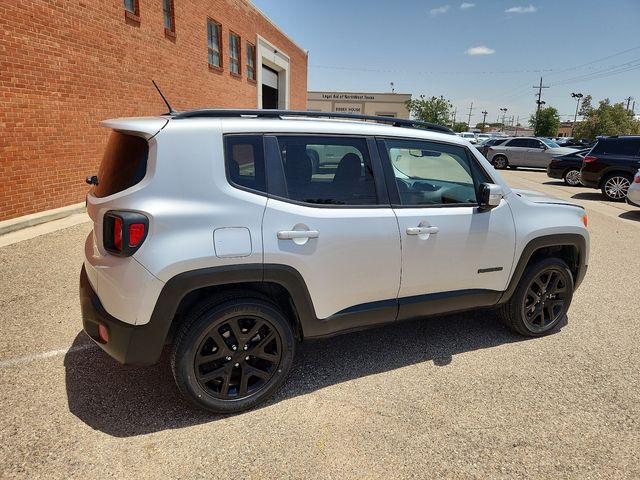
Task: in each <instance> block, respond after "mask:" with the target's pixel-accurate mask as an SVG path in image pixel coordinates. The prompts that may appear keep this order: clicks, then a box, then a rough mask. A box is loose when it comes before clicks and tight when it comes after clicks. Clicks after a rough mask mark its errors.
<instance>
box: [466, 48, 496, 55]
mask: <svg viewBox="0 0 640 480" xmlns="http://www.w3.org/2000/svg"><path fill="white" fill-rule="evenodd" d="M465 53H466V54H467V55H493V54H494V53H496V51H495V50H494V49H493V48H489V47H485V46H480V47H471V48H470V49H469V50H467V51H466V52H465Z"/></svg>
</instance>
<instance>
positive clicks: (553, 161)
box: [551, 158, 562, 163]
mask: <svg viewBox="0 0 640 480" xmlns="http://www.w3.org/2000/svg"><path fill="white" fill-rule="evenodd" d="M561 161H562V160H560V159H559V158H552V159H551V163H558V162H561Z"/></svg>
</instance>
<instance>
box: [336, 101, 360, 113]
mask: <svg viewBox="0 0 640 480" xmlns="http://www.w3.org/2000/svg"><path fill="white" fill-rule="evenodd" d="M333 111H334V112H336V113H362V104H361V103H341V102H336V104H335V107H334V109H333Z"/></svg>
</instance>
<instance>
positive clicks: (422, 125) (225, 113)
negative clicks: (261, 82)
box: [171, 108, 453, 135]
mask: <svg viewBox="0 0 640 480" xmlns="http://www.w3.org/2000/svg"><path fill="white" fill-rule="evenodd" d="M198 117H217V118H229V117H257V118H282V117H308V118H344V119H347V120H366V121H372V122H384V123H389V124H391V125H392V126H394V127H404V128H417V129H422V130H432V131H435V132H441V133H447V134H450V135H453V131H452V130H451V129H450V128H448V127H445V126H442V125H437V124H435V123H429V122H422V121H419V120H408V119H404V118H394V117H382V116H375V115H359V114H356V113H339V112H308V111H305V110H259V109H253V110H251V109H249V110H243V109H215V108H203V109H200V110H190V111H188V112H178V113H174V114H173V115H172V116H171V118H173V119H176V120H181V119H184V118H198Z"/></svg>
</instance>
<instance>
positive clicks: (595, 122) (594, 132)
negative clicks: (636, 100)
mask: <svg viewBox="0 0 640 480" xmlns="http://www.w3.org/2000/svg"><path fill="white" fill-rule="evenodd" d="M587 98H588V99H589V102H588V103H587V105H586V106H585V103H584V101H583V103H582V108H581V109H580V115H582V116H583V120H582V121H581V122H578V123H577V124H576V126H575V128H574V129H573V136H574V137H576V138H584V139H587V140H593V139H595V138H596V137H597V136H598V135H631V134H638V133H640V121H638V120H635V119H634V118H633V112H632V111H631V110H627V109H626V108H625V105H624V104H623V103H616V104H613V105H612V104H611V102H610V101H609V99H608V98H605V99H604V100H601V101H600V104H599V105H598V108H593V107H592V106H591V97H589V96H587V97H584V100H586V99H587Z"/></svg>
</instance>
